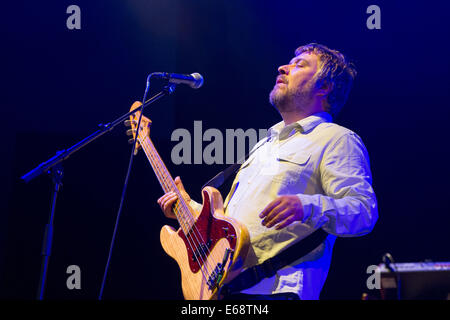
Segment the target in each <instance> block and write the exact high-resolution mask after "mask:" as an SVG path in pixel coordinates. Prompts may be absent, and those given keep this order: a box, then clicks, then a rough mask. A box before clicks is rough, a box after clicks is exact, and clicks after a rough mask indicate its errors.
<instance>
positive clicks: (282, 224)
mask: <svg viewBox="0 0 450 320" xmlns="http://www.w3.org/2000/svg"><path fill="white" fill-rule="evenodd" d="M294 221H295V217H294V216H289V217H287V218H286V219H284V220H283V221H281V222H280V223H279V224H277V225H276V226H275V230H280V229H283V228H286V227H287V226H288V225H290V224H291V223H292V222H294Z"/></svg>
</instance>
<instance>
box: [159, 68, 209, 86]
mask: <svg viewBox="0 0 450 320" xmlns="http://www.w3.org/2000/svg"><path fill="white" fill-rule="evenodd" d="M150 77H151V78H160V79H164V80H169V83H175V84H180V83H181V84H187V85H188V86H190V87H191V88H193V89H198V88H200V87H201V86H202V85H203V77H202V75H201V74H200V73H192V74H179V73H168V72H153V73H152V74H151V75H150Z"/></svg>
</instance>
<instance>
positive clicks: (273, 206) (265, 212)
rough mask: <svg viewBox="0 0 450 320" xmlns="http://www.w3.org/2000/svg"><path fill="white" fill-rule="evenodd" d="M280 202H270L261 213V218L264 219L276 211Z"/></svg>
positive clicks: (276, 200)
mask: <svg viewBox="0 0 450 320" xmlns="http://www.w3.org/2000/svg"><path fill="white" fill-rule="evenodd" d="M280 202H281V201H280V200H278V199H275V200H273V201H272V202H270V203H269V204H268V205H267V206H266V207H265V208H264V209H263V211H261V213H260V214H259V217H260V218H264V217H265V216H267V215H268V214H269V213H270V212H271V211H272V209H274V208H275V207H276V206H278V205H279V204H280Z"/></svg>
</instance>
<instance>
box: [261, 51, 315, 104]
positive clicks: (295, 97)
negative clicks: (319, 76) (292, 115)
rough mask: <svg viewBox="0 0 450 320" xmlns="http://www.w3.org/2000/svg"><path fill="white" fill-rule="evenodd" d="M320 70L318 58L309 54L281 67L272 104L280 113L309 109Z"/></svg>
mask: <svg viewBox="0 0 450 320" xmlns="http://www.w3.org/2000/svg"><path fill="white" fill-rule="evenodd" d="M318 70H319V61H318V57H317V56H316V55H315V54H314V53H307V52H305V53H302V54H300V55H298V56H296V57H294V58H293V59H292V60H291V61H290V62H289V64H287V65H284V66H281V67H279V68H278V72H279V75H278V77H277V80H276V84H275V86H274V88H273V89H272V91H271V92H270V96H269V100H270V103H271V104H272V105H273V106H274V107H275V108H277V109H278V110H279V111H280V112H281V111H294V110H304V109H307V108H308V107H309V105H310V104H311V103H312V101H313V97H314V93H315V79H314V76H315V74H316V73H317V71H318Z"/></svg>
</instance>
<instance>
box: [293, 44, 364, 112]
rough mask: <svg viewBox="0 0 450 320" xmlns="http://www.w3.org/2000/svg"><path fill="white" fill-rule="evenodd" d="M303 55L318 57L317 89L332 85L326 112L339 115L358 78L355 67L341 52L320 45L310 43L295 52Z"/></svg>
mask: <svg viewBox="0 0 450 320" xmlns="http://www.w3.org/2000/svg"><path fill="white" fill-rule="evenodd" d="M302 53H314V54H315V55H317V56H318V58H319V63H320V71H319V73H318V74H317V77H316V87H320V86H322V85H323V83H329V84H331V85H332V88H331V91H330V93H329V94H328V96H327V100H326V104H325V111H327V112H328V113H330V114H331V115H332V116H335V115H337V114H338V113H339V111H341V109H342V107H343V106H344V104H345V102H346V101H347V98H348V95H349V93H350V90H351V88H352V85H353V80H354V79H355V77H356V69H355V65H354V64H353V63H352V62H349V61H348V60H347V58H346V57H345V56H344V55H343V54H342V53H340V52H339V51H337V50H333V49H330V48H328V47H327V46H324V45H321V44H318V43H310V44H307V45H304V46H301V47H298V48H297V50H295V55H296V56H298V55H300V54H302Z"/></svg>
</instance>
